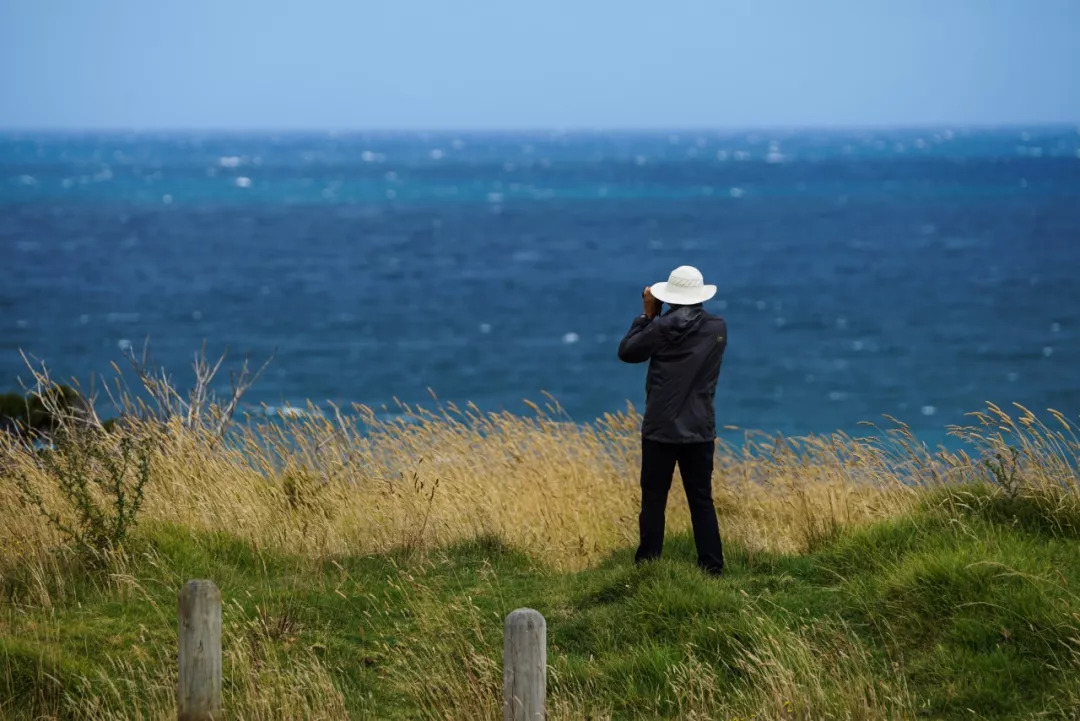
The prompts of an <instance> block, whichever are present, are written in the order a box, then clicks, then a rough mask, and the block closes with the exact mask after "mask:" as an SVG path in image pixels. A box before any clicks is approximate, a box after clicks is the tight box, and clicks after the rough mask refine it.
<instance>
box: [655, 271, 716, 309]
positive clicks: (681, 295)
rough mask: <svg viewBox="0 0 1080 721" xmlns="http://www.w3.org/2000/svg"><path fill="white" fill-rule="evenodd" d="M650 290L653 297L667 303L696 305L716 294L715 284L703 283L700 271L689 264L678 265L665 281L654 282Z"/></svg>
mask: <svg viewBox="0 0 1080 721" xmlns="http://www.w3.org/2000/svg"><path fill="white" fill-rule="evenodd" d="M651 290H652V294H653V298H656V299H657V300H660V301H663V302H664V303H667V304H669V305H697V304H698V303H704V302H705V301H707V300H708V299H709V298H712V297H713V296H714V295H716V286H715V285H705V280H704V279H703V278H702V277H701V271H700V270H698V269H697V268H694V267H692V266H689V265H680V266H679V267H678V268H676V269H675V270H673V271H671V275H670V276H668V279H667V282H666V283H654V284H653V286H652V288H651Z"/></svg>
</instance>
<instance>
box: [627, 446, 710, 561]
mask: <svg viewBox="0 0 1080 721" xmlns="http://www.w3.org/2000/svg"><path fill="white" fill-rule="evenodd" d="M714 446H715V444H714V443H712V442H710V443H660V442H658V441H650V440H647V439H643V440H642V442H641V515H640V516H638V527H639V530H640V532H641V545H640V546H638V550H637V555H636V556H635V560H636V561H637V562H638V563H641V562H642V561H647V560H649V559H653V558H659V557H660V554H661V552H663V550H664V516H665V513H664V511H665V509H666V507H667V497H668V491H669V490H670V489H671V480H672V478H673V477H674V475H675V464H676V463H678V464H679V472H680V473H681V474H682V479H683V489H684V490H685V491H686V500H687V501H688V502H689V504H690V521H691V523H692V524H693V526H694V545H695V546H696V547H697V554H698V565H699V566H701V567H702V568H703V569H705V570H706V571H708V572H710V573H716V574H718V573H720V572H721V571H722V570H723V569H724V546H723V544H722V543H721V541H720V525H719V523H717V520H716V507H715V506H713V498H712V469H713V452H714V450H715V448H714Z"/></svg>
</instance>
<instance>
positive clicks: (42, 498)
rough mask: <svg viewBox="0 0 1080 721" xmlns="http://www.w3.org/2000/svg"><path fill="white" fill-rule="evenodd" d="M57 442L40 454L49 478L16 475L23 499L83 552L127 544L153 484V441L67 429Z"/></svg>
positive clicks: (45, 475) (45, 474)
mask: <svg viewBox="0 0 1080 721" xmlns="http://www.w3.org/2000/svg"><path fill="white" fill-rule="evenodd" d="M56 441H57V442H56V444H55V446H54V448H51V449H46V450H43V451H41V452H40V454H39V455H38V457H39V459H40V470H41V471H42V473H41V476H43V479H39V480H37V481H35V479H34V478H32V477H31V476H30V475H28V474H27V473H25V472H20V473H18V474H17V475H16V477H15V481H16V484H17V485H18V488H19V495H20V499H21V500H22V501H23V503H24V504H27V505H30V506H33V507H35V508H36V509H37V510H38V512H39V513H40V514H41V515H42V516H43V517H44V518H45V519H47V521H48V522H49V525H51V526H52V527H53V528H55V529H56V530H57V531H59V532H60V533H61V535H63V536H64V537H65V538H66V539H67V540H68V541H70V542H71V543H72V544H73V545H74V546H75V547H76V548H78V549H79V550H80V551H91V552H101V551H105V550H108V549H110V548H115V547H117V546H120V545H122V544H123V542H124V540H125V539H126V538H127V534H128V531H129V530H130V529H131V527H132V526H134V525H135V522H136V519H137V516H138V514H139V509H140V508H141V507H142V503H143V493H144V490H145V488H146V484H147V483H148V482H149V480H150V458H151V453H152V448H151V444H150V442H149V439H146V438H143V439H137V438H135V437H133V436H130V435H125V436H122V437H121V438H119V439H118V440H117V439H113V438H111V437H109V435H108V434H106V433H103V432H100V431H96V430H87V431H83V432H71V431H64V432H63V433H61V434H60V435H59V436H58V437H57V439H56ZM35 475H37V474H35Z"/></svg>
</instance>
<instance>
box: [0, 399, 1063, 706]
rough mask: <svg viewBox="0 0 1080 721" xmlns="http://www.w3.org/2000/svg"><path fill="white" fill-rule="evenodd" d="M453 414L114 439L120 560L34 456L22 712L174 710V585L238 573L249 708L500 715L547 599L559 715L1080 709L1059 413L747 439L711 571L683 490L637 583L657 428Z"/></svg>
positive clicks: (233, 695)
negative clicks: (517, 612) (942, 433)
mask: <svg viewBox="0 0 1080 721" xmlns="http://www.w3.org/2000/svg"><path fill="white" fill-rule="evenodd" d="M436 408H437V409H436V410H423V409H418V408H407V407H405V408H402V409H400V410H401V416H400V417H399V418H398V420H395V421H392V422H383V421H379V420H378V419H377V417H376V415H375V414H374V413H373V412H371V411H370V410H368V409H363V408H359V409H354V410H352V411H350V412H349V414H347V415H346V414H338V413H335V412H331V413H328V414H312V415H304V416H297V417H293V418H290V419H287V420H286V421H285V422H284V423H265V424H261V425H259V424H256V425H251V426H249V427H246V428H245V429H244V430H243V431H242V432H241V436H240V437H239V438H238V439H237V442H235V443H232V444H225V443H222V442H221V441H220V440H219V439H217V438H216V437H214V436H213V435H212V434H210V433H208V432H207V431H205V429H204V428H203V426H201V425H200V424H198V423H190V422H182V420H181V419H179V418H173V419H172V420H170V421H169V422H167V423H164V424H159V423H155V424H129V425H125V426H124V427H123V428H122V429H119V430H116V431H114V432H112V433H110V434H104V433H100V434H97V436H95V437H96V438H97V439H98V440H97V441H95V442H96V443H98V444H99V446H101V447H103V448H105V449H106V450H107V451H108V450H109V449H115V447H116V445H117V444H118V443H119V442H120V441H119V440H118V439H120V438H123V437H129V438H136V439H138V440H139V441H140V442H144V443H145V444H147V445H145V447H146V448H148V449H149V450H148V451H147V454H148V455H147V459H148V466H147V474H148V476H147V477H148V482H147V485H146V487H145V502H144V503H143V505H142V508H141V510H140V511H139V514H138V524H137V525H136V526H135V527H134V528H133V530H132V531H131V533H130V534H129V535H128V536H127V538H126V539H125V540H124V541H123V543H122V545H120V546H118V547H113V548H105V549H101V548H100V547H99V548H97V549H96V550H89V549H88V548H87V547H86V544H82V545H80V544H79V543H76V542H73V541H71V540H70V539H65V537H64V535H63V534H62V533H60V532H59V531H58V529H57V524H56V523H55V522H50V521H49V520H47V519H46V518H45V517H43V516H42V515H41V514H40V513H39V512H38V509H37V508H36V507H35V506H34V505H33V504H29V505H28V504H27V503H26V500H27V490H28V489H29V490H30V491H32V492H33V493H35V494H37V496H38V497H39V498H40V499H41V501H42V504H43V505H44V506H45V507H46V508H47V509H50V510H51V511H53V512H55V513H56V514H57V515H56V516H54V519H58V520H60V521H62V522H64V523H68V524H70V523H72V520H71V519H73V518H75V517H76V516H77V513H78V509H77V508H72V507H70V505H69V504H68V502H67V501H66V500H65V496H64V493H63V491H62V487H61V484H60V483H59V481H62V480H63V474H62V473H61V474H60V475H57V473H56V472H55V469H56V468H60V469H61V470H62V469H63V468H65V467H67V466H64V465H63V464H62V463H61V464H53V466H48V465H43V464H42V463H41V461H40V454H34V453H32V452H30V451H28V450H26V449H24V448H22V447H20V446H18V445H17V444H16V443H14V441H9V442H7V445H6V446H5V447H4V448H3V450H2V451H0V717H3V718H16V719H23V718H25V719H39V718H85V719H90V718H93V719H102V718H147V719H158V718H175V706H174V694H175V649H176V594H177V592H178V591H179V588H180V586H181V585H182V583H183V582H184V581H185V580H187V579H190V578H211V579H213V580H214V581H215V582H217V584H218V585H219V586H220V588H221V589H222V592H223V596H224V599H225V609H224V626H225V631H224V650H225V689H224V692H225V703H226V707H227V712H228V718H236V719H281V718H297V719H299V718H312V719H339V718H346V717H356V718H448V719H473V718H497V717H499V714H500V709H501V649H502V619H503V617H504V616H505V615H506V614H507V613H508V612H509V611H511V610H513V609H514V608H518V607H521V606H530V607H533V608H536V609H538V610H540V611H541V612H542V613H543V614H544V615H545V616H546V618H547V619H548V642H549V656H548V660H549V664H550V669H549V704H550V710H551V716H552V717H554V718H563V719H584V718H593V719H603V718H680V719H714V718H715V719H826V718H837V719H906V718H957V719H960V718H963V719H979V718H987V719H991V718H993V719H1012V718H1033V719H1034V718H1038V719H1049V718H1057V719H1077V718H1080V485H1078V481H1080V477H1078V473H1077V461H1078V458H1080V443H1078V442H1077V439H1076V436H1075V435H1074V434H1073V431H1072V427H1071V424H1070V422H1069V421H1068V420H1067V419H1065V418H1063V417H1060V416H1059V415H1057V414H1054V413H1052V412H1051V413H1049V414H1047V415H1048V417H1049V418H1050V420H1049V421H1048V422H1047V425H1043V423H1042V422H1040V421H1039V420H1038V419H1037V418H1036V417H1035V416H1034V415H1033V414H1031V413H1029V412H1027V411H1026V410H1024V409H1016V411H1015V412H1014V413H1013V414H1012V416H1010V415H1009V414H1007V413H1005V412H1003V411H1001V410H999V409H997V408H994V407H990V408H988V409H987V410H986V411H985V412H984V413H980V414H976V415H975V416H973V417H972V427H971V428H968V429H955V433H956V435H957V436H958V437H959V438H961V439H962V440H963V441H964V443H965V450H964V451H959V452H944V451H935V452H931V451H930V450H928V449H925V448H923V447H922V446H921V445H920V444H918V442H917V440H916V439H915V438H913V437H912V436H911V435H910V434H909V433H908V432H907V431H906V429H905V428H904V427H903V426H899V425H897V426H893V427H892V428H891V430H882V429H876V430H875V431H874V436H873V437H869V436H868V437H867V438H852V437H848V436H843V435H835V436H829V437H813V438H801V439H784V438H771V437H765V436H760V435H754V434H749V435H748V436H747V441H746V443H745V444H741V445H740V446H738V447H734V446H731V447H729V446H722V447H720V448H719V449H718V455H717V466H716V472H715V478H714V485H715V495H716V504H717V510H718V513H719V515H720V519H721V528H722V531H723V534H724V541H725V548H726V555H727V560H728V564H727V572H726V575H725V576H724V577H723V578H721V579H711V578H708V577H706V576H704V575H703V574H701V573H700V572H699V571H698V570H697V569H696V567H695V565H694V563H693V560H694V553H693V547H692V542H691V541H690V537H689V534H688V533H687V529H688V527H689V524H688V514H687V513H686V510H685V508H684V506H685V500H684V498H683V497H682V495H681V493H679V492H677V491H676V492H673V493H672V498H671V500H670V504H669V542H668V545H667V547H666V549H665V558H664V560H663V561H661V562H659V563H655V564H650V565H647V566H644V567H640V568H639V567H635V566H634V565H633V563H632V554H633V545H634V540H635V535H636V504H637V488H636V463H637V453H638V449H637V445H638V442H637V430H636V429H637V424H638V422H639V418H638V417H637V416H636V414H635V413H634V412H633V411H632V410H628V411H627V412H625V413H620V414H615V415H612V416H609V417H606V418H603V419H600V420H599V421H597V422H596V423H594V424H590V425H587V426H579V425H574V424H570V423H567V422H565V420H563V419H562V416H561V413H560V411H559V409H558V408H557V406H554V404H551V405H548V406H545V407H540V406H536V407H534V408H533V411H534V412H533V413H531V414H530V415H529V416H515V415H509V414H502V415H495V416H491V415H484V414H481V413H479V412H477V411H476V410H474V409H457V408H453V407H441V406H437V405H436ZM79 448H81V446H72V447H71V448H70V449H67V450H65V449H63V448H62V449H61V450H60V451H57V454H61V455H62V454H64V453H69V454H74V453H78V452H79V450H78V449H79ZM109 452H112V451H109ZM49 468H53V469H54V470H53V472H50V470H49ZM85 468H86V469H88V470H87V473H89V474H90V475H91V476H92V475H93V474H94V473H95V472H99V471H101V469H100V468H99V467H98V465H96V462H90V463H88V464H86V465H85ZM128 475H131V474H128ZM91 488H92V489H93V484H91ZM91 495H92V497H93V498H94V499H95V502H98V503H104V504H105V505H104V506H102V507H103V508H105V509H106V510H107V509H108V505H107V504H108V503H109V502H111V500H114V499H110V497H109V496H108V494H107V493H105V494H102V493H100V492H98V491H96V490H94V491H93V492H92V494H91Z"/></svg>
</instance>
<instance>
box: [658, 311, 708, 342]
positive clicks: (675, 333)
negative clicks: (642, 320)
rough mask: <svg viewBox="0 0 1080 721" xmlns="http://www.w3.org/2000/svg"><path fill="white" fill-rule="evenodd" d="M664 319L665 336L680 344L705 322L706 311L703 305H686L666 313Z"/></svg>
mask: <svg viewBox="0 0 1080 721" xmlns="http://www.w3.org/2000/svg"><path fill="white" fill-rule="evenodd" d="M664 319H665V321H666V322H665V329H664V330H665V335H667V337H668V339H669V340H670V341H671V342H672V343H676V344H678V343H681V342H682V341H683V340H685V339H686V337H687V336H688V335H690V334H691V333H693V332H694V331H695V330H697V327H698V326H699V325H701V324H702V322H704V320H705V309H704V308H703V307H702V306H701V305H684V306H681V307H679V308H675V309H674V310H671V311H669V312H668V313H666V314H665V315H664Z"/></svg>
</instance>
